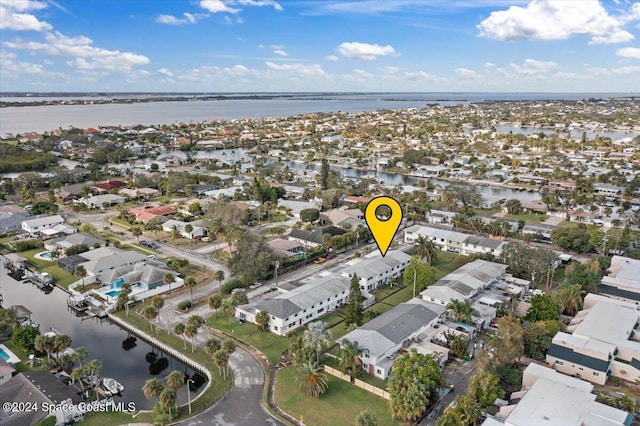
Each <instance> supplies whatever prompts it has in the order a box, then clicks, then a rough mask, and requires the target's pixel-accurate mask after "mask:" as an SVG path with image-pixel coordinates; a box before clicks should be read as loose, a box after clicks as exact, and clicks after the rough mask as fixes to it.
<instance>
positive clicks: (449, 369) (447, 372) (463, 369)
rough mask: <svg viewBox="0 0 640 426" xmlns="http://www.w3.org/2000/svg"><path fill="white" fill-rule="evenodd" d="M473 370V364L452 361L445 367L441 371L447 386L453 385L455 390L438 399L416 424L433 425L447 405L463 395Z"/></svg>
mask: <svg viewBox="0 0 640 426" xmlns="http://www.w3.org/2000/svg"><path fill="white" fill-rule="evenodd" d="M475 370H476V363H475V362H462V361H459V360H454V361H453V362H451V363H449V364H447V365H445V367H444V369H443V371H442V372H443V376H444V379H445V381H446V383H447V384H449V383H453V384H454V385H455V388H454V389H453V392H449V393H448V394H446V395H444V396H442V397H440V399H439V400H438V402H436V405H435V406H434V407H433V409H432V410H431V411H430V412H429V414H428V415H427V416H426V417H425V418H424V419H422V420H421V421H420V423H418V424H419V425H435V424H436V420H437V419H438V418H439V417H440V416H442V413H444V410H446V409H447V407H448V406H449V404H451V403H452V402H453V400H454V399H455V398H456V396H458V395H464V393H465V392H466V391H467V387H468V386H469V380H470V379H471V376H473V373H474V372H475Z"/></svg>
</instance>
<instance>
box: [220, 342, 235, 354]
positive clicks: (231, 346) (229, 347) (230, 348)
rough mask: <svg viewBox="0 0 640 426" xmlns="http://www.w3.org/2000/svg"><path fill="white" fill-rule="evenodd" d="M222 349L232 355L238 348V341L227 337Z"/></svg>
mask: <svg viewBox="0 0 640 426" xmlns="http://www.w3.org/2000/svg"><path fill="white" fill-rule="evenodd" d="M222 350H224V351H225V352H226V353H228V354H229V355H231V354H232V353H234V352H235V350H236V343H235V342H234V341H233V340H232V339H225V341H224V342H222Z"/></svg>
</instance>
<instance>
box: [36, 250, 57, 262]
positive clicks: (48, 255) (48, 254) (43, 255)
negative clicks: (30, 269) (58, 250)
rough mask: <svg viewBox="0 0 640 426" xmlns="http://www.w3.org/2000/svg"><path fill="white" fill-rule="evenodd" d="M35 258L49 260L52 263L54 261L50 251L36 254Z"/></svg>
mask: <svg viewBox="0 0 640 426" xmlns="http://www.w3.org/2000/svg"><path fill="white" fill-rule="evenodd" d="M34 257H35V258H37V259H42V260H48V261H50V262H51V261H52V260H53V255H52V254H51V252H50V251H43V252H40V253H38V254H36V255H35V256H34Z"/></svg>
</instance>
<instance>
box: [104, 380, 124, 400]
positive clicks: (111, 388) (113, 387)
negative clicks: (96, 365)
mask: <svg viewBox="0 0 640 426" xmlns="http://www.w3.org/2000/svg"><path fill="white" fill-rule="evenodd" d="M102 387H103V388H104V390H105V391H106V393H107V395H108V396H113V395H119V394H121V393H122V391H123V390H124V386H122V385H121V384H120V382H118V381H117V380H116V379H112V378H111V377H103V378H102Z"/></svg>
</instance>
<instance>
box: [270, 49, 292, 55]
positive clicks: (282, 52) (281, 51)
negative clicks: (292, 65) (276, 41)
mask: <svg viewBox="0 0 640 426" xmlns="http://www.w3.org/2000/svg"><path fill="white" fill-rule="evenodd" d="M273 53H275V54H276V55H279V56H285V57H286V56H289V55H288V54H287V52H285V51H284V50H282V49H276V50H274V51H273Z"/></svg>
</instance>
